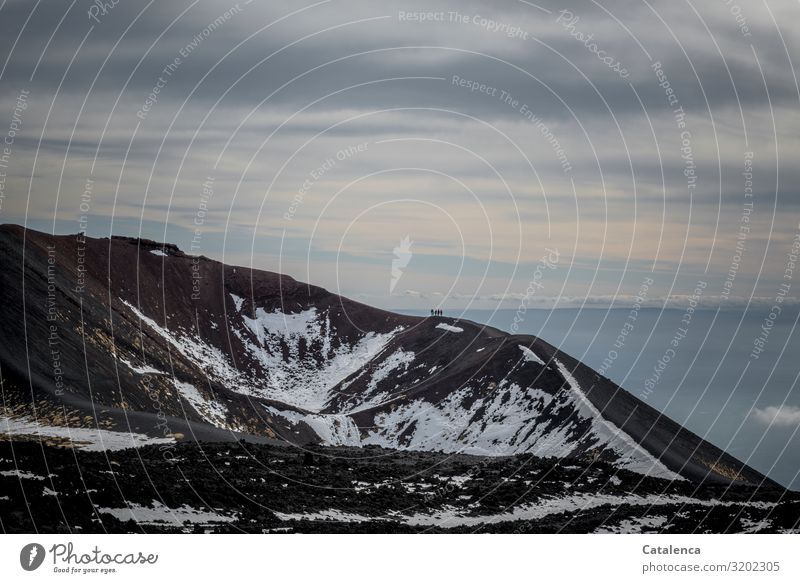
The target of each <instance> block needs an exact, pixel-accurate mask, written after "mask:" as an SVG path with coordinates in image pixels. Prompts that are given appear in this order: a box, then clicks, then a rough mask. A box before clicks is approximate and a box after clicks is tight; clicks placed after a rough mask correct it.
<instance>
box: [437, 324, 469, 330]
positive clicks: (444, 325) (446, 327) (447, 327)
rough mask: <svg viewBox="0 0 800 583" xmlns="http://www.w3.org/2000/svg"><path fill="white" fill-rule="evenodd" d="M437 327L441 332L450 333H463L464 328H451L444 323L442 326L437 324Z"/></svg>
mask: <svg viewBox="0 0 800 583" xmlns="http://www.w3.org/2000/svg"><path fill="white" fill-rule="evenodd" d="M436 327H437V328H438V329H439V330H447V331H448V332H463V331H464V329H463V328H459V327H458V326H451V325H450V324H445V323H444V322H443V323H441V324H437V325H436Z"/></svg>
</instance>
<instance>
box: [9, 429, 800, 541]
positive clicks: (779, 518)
mask: <svg viewBox="0 0 800 583" xmlns="http://www.w3.org/2000/svg"><path fill="white" fill-rule="evenodd" d="M798 522H800V495H798V494H796V493H792V492H787V491H785V490H782V489H780V488H761V489H755V488H749V487H745V486H725V485H721V484H706V485H701V486H698V485H695V484H692V483H690V482H688V481H685V480H684V481H675V482H670V481H667V480H663V479H659V478H652V477H643V476H642V475H641V474H638V473H634V472H631V471H627V470H620V469H617V468H615V467H614V466H612V465H610V464H607V463H604V462H594V463H583V462H579V461H575V460H559V459H556V458H547V459H545V458H536V457H533V456H529V455H519V456H513V457H502V458H498V457H478V456H466V455H446V454H441V453H431V452H408V451H406V452H398V451H390V450H385V449H381V448H378V447H366V448H349V447H320V446H311V447H307V448H298V447H292V446H286V445H277V444H276V445H265V444H249V443H243V442H233V443H199V444H198V443H189V442H187V443H178V444H174V445H168V446H163V445H152V446H146V447H141V448H138V449H124V450H118V451H110V452H92V451H81V450H77V449H73V448H62V447H53V446H51V445H43V444H41V443H39V442H38V441H37V440H31V441H14V442H8V441H6V442H3V443H2V444H0V527H1V528H2V530H3V532H6V533H13V532H38V533H53V532H61V533H69V532H71V533H86V532H99V533H102V532H110V533H123V532H133V533H136V532H146V533H168V532H206V533H208V532H214V533H231V532H248V533H262V532H264V533H292V532H306V533H367V532H388V533H393V532H394V533H412V532H417V533H426V532H427V533H435V532H456V533H472V532H494V533H560V532H563V533H587V532H595V533H607V532H610V533H625V532H663V533H692V532H699V533H709V532H710V533H729V532H765V533H784V532H797V530H798V528H800V526H799V525H798Z"/></svg>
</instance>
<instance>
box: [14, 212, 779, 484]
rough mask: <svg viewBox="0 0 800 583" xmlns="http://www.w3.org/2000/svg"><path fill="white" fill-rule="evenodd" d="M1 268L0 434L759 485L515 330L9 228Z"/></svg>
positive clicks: (706, 446) (194, 260) (124, 243)
mask: <svg viewBox="0 0 800 583" xmlns="http://www.w3.org/2000/svg"><path fill="white" fill-rule="evenodd" d="M0 257H2V259H0V261H2V269H0V278H2V281H1V282H0V283H1V286H0V300H2V302H3V306H4V308H3V312H2V322H1V323H2V326H0V335H2V338H3V341H2V343H0V373H1V374H2V380H3V398H4V401H3V403H4V412H3V416H4V417H5V419H6V421H5V422H4V421H3V420H2V419H0V431H2V430H4V429H5V431H6V432H7V433H14V434H17V435H30V434H32V433H37V432H38V433H39V434H41V435H46V436H48V438H49V439H52V440H55V441H63V440H64V439H66V438H70V434H69V432H68V430H69V431H72V432H74V433H76V435H80V436H81V437H80V439H82V440H85V441H86V444H91V443H94V442H97V441H103V443H105V442H107V443H109V444H117V443H119V444H120V445H119V446H120V447H122V446H125V445H126V444H127V446H130V445H139V444H142V443H167V442H170V441H174V440H176V439H190V438H194V439H198V440H231V439H239V438H246V439H249V440H256V441H268V440H270V439H278V440H281V441H286V442H290V443H295V444H307V443H321V444H327V445H348V446H365V445H380V446H383V447H387V448H393V449H411V450H430V451H444V452H460V453H467V454H477V455H490V456H505V455H512V454H521V453H529V454H534V455H536V456H540V457H547V456H555V457H561V458H566V457H569V458H580V459H582V460H584V461H590V462H591V461H594V460H599V461H603V462H607V463H611V464H613V465H614V466H616V467H618V468H622V469H628V470H633V471H635V472H638V473H640V474H647V475H650V476H654V477H662V478H668V479H677V478H679V477H682V478H687V479H689V480H692V481H711V482H720V483H731V482H733V483H744V484H751V485H760V484H766V485H774V483H772V482H771V481H769V480H768V479H766V478H765V477H764V476H763V475H761V474H760V473H758V472H757V471H755V470H753V469H752V468H749V467H748V466H746V465H744V464H742V463H741V462H739V461H738V460H736V459H735V458H733V457H731V456H729V455H727V454H726V453H724V452H722V451H721V450H719V449H718V448H716V447H715V446H713V445H712V444H710V443H708V442H706V441H704V440H702V439H700V438H699V437H698V436H696V435H695V434H693V433H691V432H689V431H688V430H686V429H685V428H683V427H681V426H680V425H678V424H676V423H675V422H673V421H672V420H670V419H668V418H666V417H664V416H662V415H660V414H659V413H658V412H657V411H655V410H654V409H652V408H651V407H649V406H648V405H647V404H645V403H643V402H642V401H640V400H638V399H636V398H635V397H634V396H633V395H631V394H629V393H627V392H626V391H624V390H622V389H620V388H619V387H618V386H617V385H615V384H614V383H612V382H611V381H610V380H608V379H606V378H604V377H601V376H599V375H598V374H597V373H595V372H594V371H592V370H591V369H590V368H588V367H586V366H584V365H583V364H581V363H580V362H578V361H576V360H575V359H573V358H571V357H569V356H568V355H566V354H564V353H562V352H560V351H558V350H557V349H556V348H554V347H553V346H550V345H549V344H547V343H546V342H544V341H542V340H541V339H538V338H535V337H532V336H525V335H509V334H505V333H503V332H501V331H499V330H495V329H491V328H487V327H482V326H479V325H477V324H474V323H472V322H455V321H453V320H451V319H449V318H443V317H435V318H415V317H409V316H402V315H398V314H393V313H390V312H386V311H383V310H379V309H376V308H372V307H369V306H365V305H363V304H360V303H358V302H354V301H352V300H348V299H346V298H343V297H341V296H338V295H335V294H331V293H329V292H327V291H326V290H324V289H322V288H319V287H316V286H312V285H308V284H304V283H300V282H297V281H295V280H294V279H292V278H291V277H288V276H284V275H279V274H275V273H271V272H265V271H258V270H251V269H247V268H243V267H232V266H226V265H223V264H221V263H219V262H216V261H213V260H210V259H207V258H204V257H191V256H188V255H186V254H184V253H183V252H181V251H180V250H179V249H178V248H177V247H175V246H172V245H165V244H161V243H155V242H152V241H146V240H139V239H131V238H122V237H114V238H111V239H85V240H83V239H81V238H79V237H76V236H55V237H54V236H49V235H46V234H43V233H38V232H35V231H31V230H27V231H25V230H23V229H22V228H20V227H17V226H10V225H7V226H3V227H0ZM131 434H133V436H131ZM73 441H74V439H73ZM86 447H90V445H86ZM109 447H110V446H109Z"/></svg>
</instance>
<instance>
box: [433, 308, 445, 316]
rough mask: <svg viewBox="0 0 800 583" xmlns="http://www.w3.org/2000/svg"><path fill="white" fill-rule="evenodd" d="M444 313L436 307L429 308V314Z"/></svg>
mask: <svg viewBox="0 0 800 583" xmlns="http://www.w3.org/2000/svg"><path fill="white" fill-rule="evenodd" d="M443 315H444V313H443V312H442V310H440V309H438V308H431V316H443Z"/></svg>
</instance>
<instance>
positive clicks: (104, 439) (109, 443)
mask: <svg viewBox="0 0 800 583" xmlns="http://www.w3.org/2000/svg"><path fill="white" fill-rule="evenodd" d="M0 434H5V435H9V436H13V435H35V436H38V437H40V438H42V437H58V438H62V439H66V440H68V441H70V442H72V446H73V447H77V448H79V449H84V450H86V451H116V450H120V449H128V448H131V447H143V446H145V445H154V444H161V443H174V442H175V440H174V439H173V438H171V437H150V436H148V435H144V434H141V433H125V432H122V431H108V430H106V429H87V428H83V427H55V426H48V425H41V424H39V423H37V422H36V421H33V420H31V419H28V418H24V417H21V418H13V419H12V418H10V417H0Z"/></svg>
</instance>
